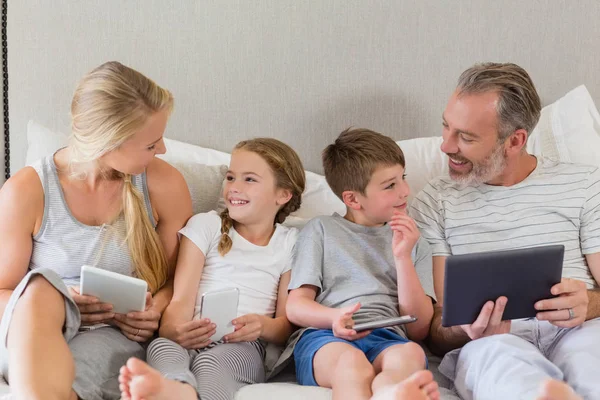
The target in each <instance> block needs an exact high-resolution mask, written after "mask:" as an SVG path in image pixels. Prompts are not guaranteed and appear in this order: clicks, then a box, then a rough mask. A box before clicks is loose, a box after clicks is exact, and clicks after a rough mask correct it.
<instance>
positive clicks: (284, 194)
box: [276, 189, 292, 206]
mask: <svg viewBox="0 0 600 400" xmlns="http://www.w3.org/2000/svg"><path fill="white" fill-rule="evenodd" d="M291 199H292V192H291V191H290V190H288V189H281V191H280V192H279V196H277V200H276V203H277V205H278V206H283V205H285V204H286V203H287V202H288V201H290V200H291Z"/></svg>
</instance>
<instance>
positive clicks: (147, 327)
mask: <svg viewBox="0 0 600 400" xmlns="http://www.w3.org/2000/svg"><path fill="white" fill-rule="evenodd" d="M152 305H153V300H152V295H151V294H150V293H146V309H145V310H144V311H139V312H130V313H127V314H115V315H114V324H115V325H116V326H118V327H119V329H121V332H123V334H124V335H125V336H126V337H127V338H128V339H130V340H133V341H135V342H145V341H147V340H148V339H150V338H151V337H152V336H153V335H154V332H156V330H157V329H158V322H159V321H160V317H161V314H160V312H158V311H156V310H155V309H154V308H152Z"/></svg>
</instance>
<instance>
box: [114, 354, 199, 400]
mask: <svg viewBox="0 0 600 400" xmlns="http://www.w3.org/2000/svg"><path fill="white" fill-rule="evenodd" d="M119 388H120V389H121V398H122V400H142V399H143V400H169V399H182V400H187V399H190V400H196V399H197V398H198V395H197V394H196V389H195V388H193V387H192V386H190V385H188V384H186V383H181V382H177V381H173V380H170V379H166V378H165V377H163V376H162V375H161V373H160V372H158V371H157V370H155V369H154V368H152V367H150V366H149V365H148V364H146V363H145V362H143V361H142V360H139V359H137V358H130V359H129V360H128V361H127V365H124V366H123V367H121V370H120V374H119Z"/></svg>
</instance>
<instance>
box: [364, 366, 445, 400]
mask: <svg viewBox="0 0 600 400" xmlns="http://www.w3.org/2000/svg"><path fill="white" fill-rule="evenodd" d="M439 398H440V392H439V391H438V384H437V383H436V382H435V381H434V380H433V375H432V374H431V372H429V371H425V370H424V371H418V372H415V373H414V374H412V375H411V376H409V377H408V378H406V379H405V380H403V381H402V382H400V383H398V384H397V385H393V386H388V387H385V388H383V389H381V390H379V391H378V392H377V393H376V394H375V395H373V397H372V398H371V400H439Z"/></svg>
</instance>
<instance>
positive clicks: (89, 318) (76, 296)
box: [69, 286, 115, 326]
mask: <svg viewBox="0 0 600 400" xmlns="http://www.w3.org/2000/svg"><path fill="white" fill-rule="evenodd" d="M69 294H70V295H71V298H73V301H75V304H77V307H79V313H80V314H81V325H82V326H85V325H95V324H103V323H107V322H110V321H111V320H112V319H113V317H114V316H115V313H114V312H112V309H113V306H112V304H109V303H101V302H100V300H99V299H98V298H97V297H94V296H86V295H83V294H80V293H79V288H77V287H76V286H70V287H69Z"/></svg>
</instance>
